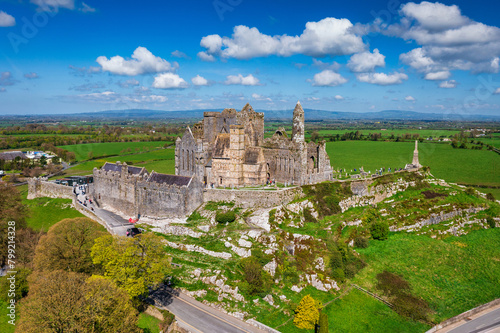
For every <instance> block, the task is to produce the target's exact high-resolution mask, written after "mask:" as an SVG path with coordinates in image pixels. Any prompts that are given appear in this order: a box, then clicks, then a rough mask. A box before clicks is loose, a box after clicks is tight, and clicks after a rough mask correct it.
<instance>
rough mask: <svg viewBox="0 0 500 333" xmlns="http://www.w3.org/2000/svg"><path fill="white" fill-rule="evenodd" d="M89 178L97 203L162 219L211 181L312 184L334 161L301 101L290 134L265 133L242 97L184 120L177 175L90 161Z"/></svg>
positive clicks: (184, 211)
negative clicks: (236, 104)
mask: <svg viewBox="0 0 500 333" xmlns="http://www.w3.org/2000/svg"><path fill="white" fill-rule="evenodd" d="M93 177H94V183H93V185H92V187H91V190H90V191H91V193H90V194H91V196H92V198H93V199H94V200H95V202H96V203H97V204H98V205H99V206H100V207H103V208H107V209H110V210H112V211H116V212H118V213H120V214H122V215H127V216H138V215H140V216H146V217H153V218H159V217H171V216H186V215H188V214H190V213H191V212H192V211H194V210H195V209H196V208H197V207H198V206H199V205H200V204H202V203H203V202H204V200H205V197H206V198H209V199H207V200H211V199H210V198H211V197H213V195H214V194H213V193H211V191H214V188H234V187H242V186H251V185H265V184H268V183H271V182H280V183H286V184H295V185H303V184H310V183H316V182H321V181H325V180H331V179H332V168H331V166H330V159H329V158H328V155H327V153H326V150H325V143H324V142H320V143H319V144H317V143H314V142H309V143H306V142H305V140H304V110H303V109H302V106H301V105H300V103H297V105H296V107H295V109H294V111H293V128H292V133H291V138H289V137H288V134H287V133H286V131H285V130H284V129H283V128H281V129H279V130H278V131H276V132H275V133H274V134H273V135H272V137H269V138H266V139H264V114H263V113H259V112H255V111H254V110H253V109H252V107H251V106H250V105H249V104H247V105H245V107H244V108H243V109H242V110H241V111H239V112H238V111H236V110H235V109H225V110H223V111H222V112H205V113H204V118H203V121H200V122H199V123H197V124H195V125H194V126H193V127H192V128H190V127H188V128H187V129H186V131H185V133H184V135H183V136H182V138H178V139H177V141H176V147H175V175H166V174H161V173H157V172H154V171H151V172H148V171H147V170H146V169H145V168H139V167H134V166H129V165H127V164H126V163H119V162H117V163H113V164H112V163H106V164H105V165H104V166H103V167H102V168H101V169H97V168H95V169H94V172H93ZM34 189H36V186H34ZM209 192H210V193H209ZM239 192H242V191H239ZM254 192H255V191H254ZM267 192H269V191H267ZM254 194H255V193H252V194H248V196H251V195H254ZM205 201H206V200H205ZM268 201H269V200H268Z"/></svg>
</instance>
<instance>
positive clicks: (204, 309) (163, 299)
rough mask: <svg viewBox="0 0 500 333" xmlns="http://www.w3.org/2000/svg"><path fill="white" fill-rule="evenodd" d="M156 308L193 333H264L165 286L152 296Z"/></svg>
mask: <svg viewBox="0 0 500 333" xmlns="http://www.w3.org/2000/svg"><path fill="white" fill-rule="evenodd" d="M150 295H151V296H150V297H151V299H152V300H153V302H154V303H155V306H157V307H159V308H164V309H167V310H168V311H170V312H172V313H173V314H174V315H175V319H177V321H178V322H179V324H180V325H181V326H182V327H184V328H186V329H188V330H189V331H191V332H193V333H212V332H217V333H254V332H255V333H262V332H264V331H262V330H260V329H258V328H256V327H254V326H252V325H250V324H248V323H245V322H244V321H241V320H239V319H237V318H234V317H231V316H229V315H227V314H225V313H222V312H220V311H218V310H215V309H212V308H211V307H209V306H207V305H205V304H203V303H200V302H198V301H196V300H195V299H193V298H191V297H188V296H186V295H183V294H180V293H179V292H178V291H176V290H172V289H171V288H169V287H167V286H165V285H163V286H160V287H159V288H158V289H156V290H154V291H152V292H151V294H150Z"/></svg>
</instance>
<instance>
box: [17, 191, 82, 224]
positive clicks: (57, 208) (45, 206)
mask: <svg viewBox="0 0 500 333" xmlns="http://www.w3.org/2000/svg"><path fill="white" fill-rule="evenodd" d="M23 202H24V205H25V206H27V207H28V208H29V210H30V213H29V217H28V219H27V221H26V222H27V224H28V226H29V227H31V228H32V229H33V230H36V231H40V230H43V231H47V230H49V228H50V227H51V226H52V225H54V224H56V223H57V222H59V221H61V220H63V219H66V218H74V217H83V216H84V215H83V214H81V213H80V212H78V211H77V210H76V209H74V208H73V207H72V206H71V200H70V199H53V198H36V199H32V200H27V199H25V200H23Z"/></svg>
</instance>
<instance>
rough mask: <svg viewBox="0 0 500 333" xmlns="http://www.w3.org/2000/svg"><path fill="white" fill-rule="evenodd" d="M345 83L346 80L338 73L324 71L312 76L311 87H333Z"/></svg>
mask: <svg viewBox="0 0 500 333" xmlns="http://www.w3.org/2000/svg"><path fill="white" fill-rule="evenodd" d="M347 81H348V80H347V79H346V78H345V77H343V76H342V75H340V74H339V73H335V72H334V71H331V70H329V69H326V70H324V71H322V72H320V73H317V74H315V75H314V78H313V80H312V85H313V86H318V87H335V86H338V85H341V84H344V83H346V82H347Z"/></svg>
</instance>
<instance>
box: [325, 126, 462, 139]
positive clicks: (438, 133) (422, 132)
mask: <svg viewBox="0 0 500 333" xmlns="http://www.w3.org/2000/svg"><path fill="white" fill-rule="evenodd" d="M356 131H359V132H360V133H361V134H363V135H368V134H373V133H381V134H382V136H383V137H390V136H391V135H392V134H394V136H398V135H400V136H403V135H405V134H407V133H409V134H411V135H413V134H418V135H419V137H421V138H428V137H433V138H439V137H447V138H448V137H451V136H453V135H455V134H458V133H460V131H458V130H445V129H415V128H408V129H404V128H403V129H400V128H394V129H391V128H387V129H385V130H381V129H356V128H351V129H347V128H346V129H332V130H319V131H318V133H319V135H337V134H340V135H342V134H344V133H348V132H356Z"/></svg>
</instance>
